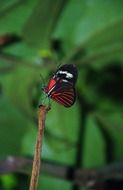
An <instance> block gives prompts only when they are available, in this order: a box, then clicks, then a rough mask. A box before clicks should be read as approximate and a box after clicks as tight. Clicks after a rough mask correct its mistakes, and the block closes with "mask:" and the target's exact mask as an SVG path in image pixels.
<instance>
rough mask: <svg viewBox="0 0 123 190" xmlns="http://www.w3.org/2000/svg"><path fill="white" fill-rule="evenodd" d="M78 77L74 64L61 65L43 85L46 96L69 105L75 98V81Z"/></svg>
mask: <svg viewBox="0 0 123 190" xmlns="http://www.w3.org/2000/svg"><path fill="white" fill-rule="evenodd" d="M77 77H78V73H77V69H76V66H75V65H73V64H66V65H63V66H61V67H60V68H59V69H58V70H57V71H56V72H55V74H54V75H53V76H52V78H51V79H50V81H49V83H48V85H47V86H46V87H44V92H45V93H46V94H47V96H48V97H49V98H51V99H53V100H55V101H56V102H58V103H60V104H62V105H63V106H65V107H71V106H72V105H73V104H74V102H75V100H76V93H75V83H76V80H77Z"/></svg>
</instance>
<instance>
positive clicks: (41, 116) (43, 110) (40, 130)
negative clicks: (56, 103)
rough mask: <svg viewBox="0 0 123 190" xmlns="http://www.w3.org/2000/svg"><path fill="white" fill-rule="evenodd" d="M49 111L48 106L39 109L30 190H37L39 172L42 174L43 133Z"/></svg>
mask: <svg viewBox="0 0 123 190" xmlns="http://www.w3.org/2000/svg"><path fill="white" fill-rule="evenodd" d="M49 109H50V108H49V107H46V106H40V107H39V116H38V117H39V119H38V121H39V122H38V135H37V140H36V146H35V154H34V160H33V166H32V175H31V180H30V187H29V190H36V189H37V184H38V177H39V172H40V167H41V166H40V165H41V161H40V157H41V149H42V140H43V131H44V126H45V117H46V113H47V112H48V111H49Z"/></svg>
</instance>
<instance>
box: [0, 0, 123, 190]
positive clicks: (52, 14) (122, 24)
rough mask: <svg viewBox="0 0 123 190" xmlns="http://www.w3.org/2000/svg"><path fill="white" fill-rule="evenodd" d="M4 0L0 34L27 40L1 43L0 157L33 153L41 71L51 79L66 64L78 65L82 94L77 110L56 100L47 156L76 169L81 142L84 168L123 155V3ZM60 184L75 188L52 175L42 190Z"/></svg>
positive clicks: (48, 122)
mask: <svg viewBox="0 0 123 190" xmlns="http://www.w3.org/2000/svg"><path fill="white" fill-rule="evenodd" d="M0 4H1V6H0V26H1V27H0V38H2V36H4V35H8V34H9V35H11V34H12V35H17V36H19V37H20V39H21V40H20V41H19V42H14V43H13V42H12V40H11V43H10V44H8V45H4V44H1V45H0V128H1V130H0V156H1V157H5V156H9V155H22V156H27V155H28V156H32V155H33V152H34V145H35V140H36V134H37V107H38V102H39V99H40V97H41V95H42V92H41V86H42V85H43V82H42V81H41V79H40V74H41V75H42V76H43V77H44V78H45V79H46V81H47V80H48V79H49V77H50V76H51V73H52V72H53V70H55V69H56V68H57V67H58V64H59V63H71V62H74V63H75V64H76V65H77V67H78V71H79V78H78V82H77V86H76V88H77V94H78V99H77V102H76V104H75V105H74V106H73V107H72V108H70V109H66V108H64V107H62V106H61V105H58V104H56V103H53V104H52V109H51V111H50V112H49V113H48V116H47V120H46V128H45V135H44V141H43V152H42V154H43V158H44V159H46V160H52V161H56V162H58V163H62V164H66V165H75V166H76V164H77V161H76V159H77V149H78V144H81V146H79V148H81V150H79V151H80V152H81V153H80V156H81V163H79V164H80V167H100V166H103V165H104V164H106V163H109V162H111V161H117V160H122V159H123V150H122V147H123V135H122V133H123V1H122V0H118V1H115V0H106V1H103V0H91V1H90V0H76V1H74V0H71V1H64V0H59V1H57V0H53V1H50V0H46V1H42V0H35V1H33V0H26V1H23V0H18V1H17V0H12V1H11V2H9V1H7V0H6V1H2V0H0ZM44 52H45V53H44ZM83 120H84V121H85V122H83ZM80 128H82V130H80ZM80 131H81V132H82V133H81V138H78V136H79V133H80ZM78 155H79V154H78ZM10 178H11V176H10ZM12 179H13V177H12ZM5 180H8V178H7V179H4V180H3V179H2V183H3V184H5V183H6V182H5ZM10 181H11V180H10ZM12 185H13V184H12ZM61 185H62V189H64V190H68V189H71V188H72V184H70V183H68V182H63V181H62V180H58V179H53V178H52V177H47V176H43V177H42V179H41V181H40V184H39V187H41V188H42V189H43V190H47V189H49V187H50V189H59V187H61ZM4 186H5V185H4ZM10 186H11V184H10ZM51 187H52V188H51ZM9 189H11V188H9V187H8V186H7V185H6V187H5V190H9ZM39 189H40V188H39Z"/></svg>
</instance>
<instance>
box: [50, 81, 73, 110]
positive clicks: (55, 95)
mask: <svg viewBox="0 0 123 190" xmlns="http://www.w3.org/2000/svg"><path fill="white" fill-rule="evenodd" d="M50 97H51V98H52V99H53V100H55V101H56V102H58V103H60V104H62V105H64V106H65V107H71V106H72V105H73V104H74V102H75V100H76V93H75V88H74V87H73V86H72V85H71V83H66V82H59V83H57V84H56V86H55V88H54V89H53V90H52V91H51V92H50Z"/></svg>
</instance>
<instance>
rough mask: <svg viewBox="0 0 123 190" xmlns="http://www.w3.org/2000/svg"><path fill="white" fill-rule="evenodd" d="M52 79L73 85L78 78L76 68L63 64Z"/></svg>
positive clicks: (72, 65)
mask: <svg viewBox="0 0 123 190" xmlns="http://www.w3.org/2000/svg"><path fill="white" fill-rule="evenodd" d="M54 78H55V79H58V80H59V79H62V80H66V81H68V82H70V83H71V84H73V85H74V84H75V83H76V81H77V78H78V72H77V68H76V66H75V65H74V64H65V65H63V66H61V67H59V69H58V70H57V71H56V72H55V74H54Z"/></svg>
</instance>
